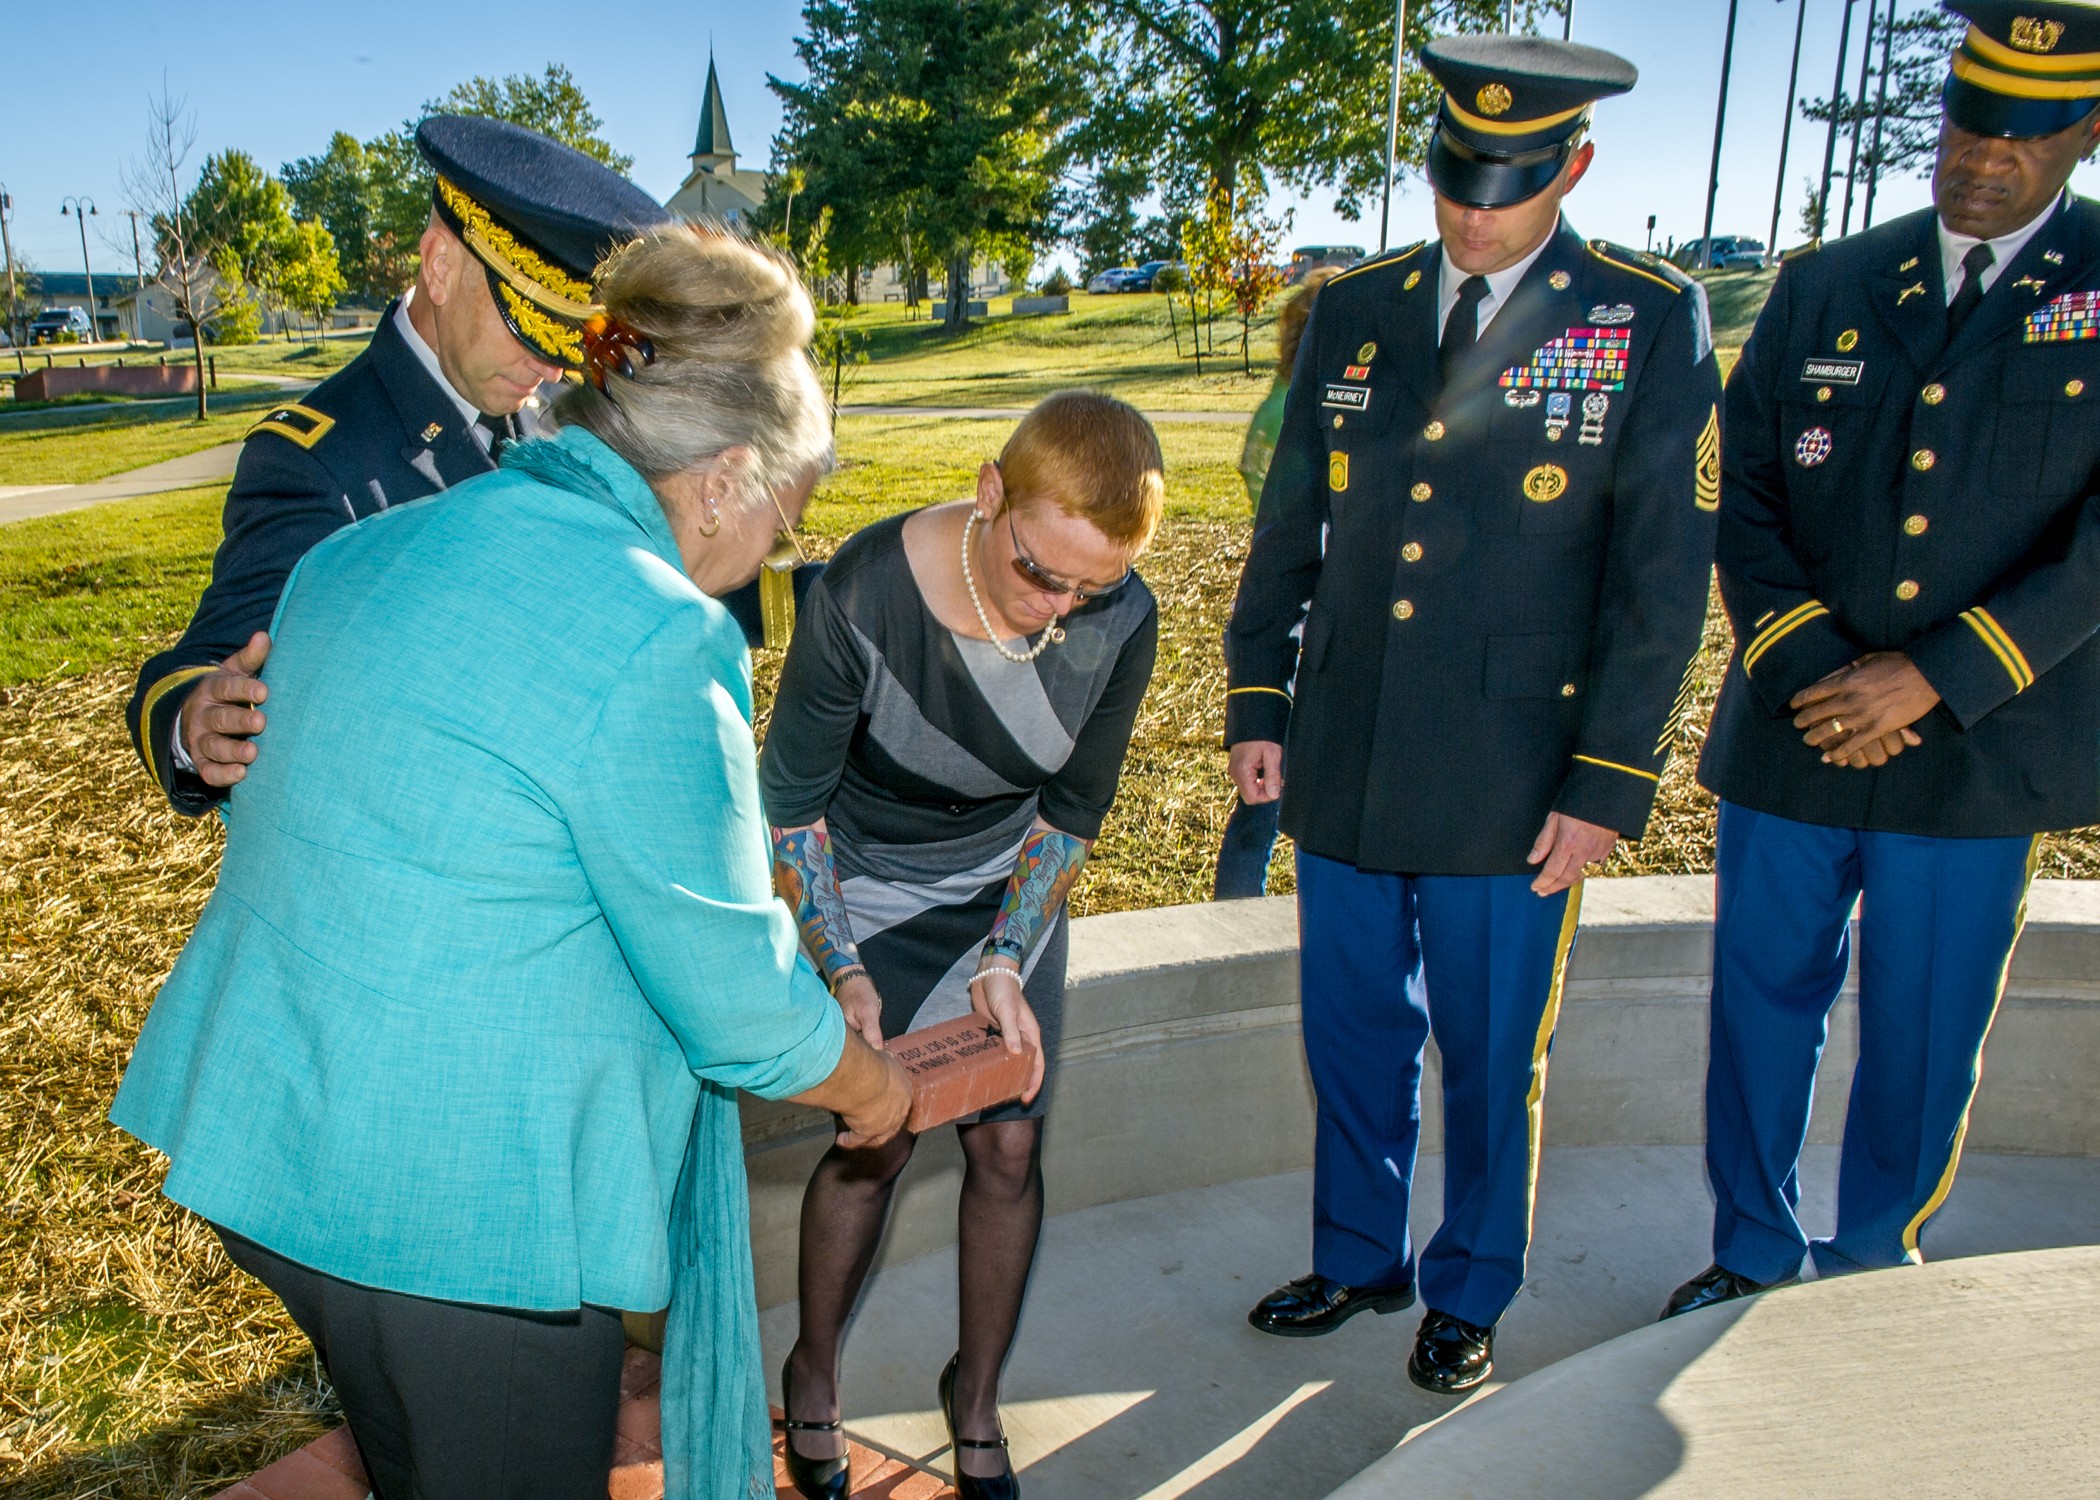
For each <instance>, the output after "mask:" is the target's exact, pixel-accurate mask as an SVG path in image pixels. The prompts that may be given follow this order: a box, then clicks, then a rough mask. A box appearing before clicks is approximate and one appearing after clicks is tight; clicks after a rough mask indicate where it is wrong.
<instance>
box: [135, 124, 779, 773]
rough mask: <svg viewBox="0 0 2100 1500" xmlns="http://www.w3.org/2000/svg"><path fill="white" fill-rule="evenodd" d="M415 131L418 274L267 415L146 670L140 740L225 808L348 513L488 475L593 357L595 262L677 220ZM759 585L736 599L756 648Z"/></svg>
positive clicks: (588, 183)
mask: <svg viewBox="0 0 2100 1500" xmlns="http://www.w3.org/2000/svg"><path fill="white" fill-rule="evenodd" d="M416 144H417V147H418V148H419V149H420V150H421V151H422V153H423V155H424V158H425V159H426V160H427V161H428V162H429V163H430V165H431V167H432V169H433V171H434V172H435V173H436V176H437V181H436V188H435V192H434V202H433V205H432V214H431V221H430V226H429V228H428V229H427V230H425V232H424V235H423V239H422V242H421V246H420V249H421V253H422V262H421V266H420V268H419V270H418V273H417V285H416V288H415V289H414V290H413V291H412V292H410V293H409V294H408V295H407V296H405V297H403V298H401V299H400V300H398V301H396V302H394V303H393V304H391V305H390V306H389V307H388V308H387V311H386V313H385V315H384V316H383V317H382V318H381V319H380V322H379V327H378V329H377V330H376V331H375V333H374V334H373V337H372V342H371V345H370V347H368V348H367V349H366V350H365V352H364V353H362V354H360V355H359V356H358V357H357V358H356V359H354V360H352V361H351V362H350V363H349V364H348V365H346V366H345V367H344V368H343V369H342V370H341V371H340V372H338V373H337V374H335V375H334V376H332V377H330V378H329V379H328V380H326V381H324V382H322V384H321V385H320V386H318V387H317V388H316V389H315V390H314V391H313V392H312V393H311V394H309V395H308V396H307V398H306V399H305V400H304V401H303V402H287V403H285V404H284V405H282V406H279V407H276V408H273V409H272V410H271V411H270V412H269V414H268V415H266V416H265V417H264V418H263V419H262V420H261V421H260V422H257V423H256V424H255V425H254V426H253V427H252V428H250V429H249V431H248V435H247V443H246V446H245V447H244V448H243V450H242V453H241V461H240V465H239V467H238V468H237V469H236V471H235V473H234V480H233V487H232V489H231V491H230V492H229V493H228V494H227V497H226V513H225V536H224V539H223V540H222V541H221V543H220V545H219V551H218V555H217V556H216V557H215V558H214V559H213V562H212V581H211V584H210V586H209V587H208V588H207V589H206V590H205V593H204V597H203V598H202V599H201V600H200V601H199V602H198V605H197V610H196V613H195V614H194V615H193V616H192V617H191V619H190V624H189V627H188V629H186V630H185V631H184V632H183V634H182V638H181V640H179V641H178V642H176V644H175V645H174V646H172V647H171V648H169V649H168V650H166V651H163V652H161V653H160V654H159V655H157V656H155V657H153V658H152V659H151V660H149V661H148V662H147V663H146V664H145V666H144V668H143V669H142V670H141V671H140V673H139V679H138V686H137V688H136V690H135V691H134V692H133V694H132V699H131V704H130V708H129V710H128V713H127V719H128V722H129V724H130V728H131V735H132V742H133V744H134V745H135V746H136V747H137V749H138V752H139V756H140V758H141V759H142V760H143V761H144V762H145V764H146V770H147V772H148V774H150V775H151V776H152V777H153V778H154V780H156V781H157V782H159V783H160V785H161V787H162V789H163V790H164V791H165V792H166V793H167V795H168V797H169V800H170V801H172V802H173V803H174V805H175V807H176V809H177V810H178V811H180V812H184V813H189V814H192V815H195V814H199V813H203V812H206V811H208V810H209V809H210V808H212V807H213V806H215V805H217V803H218V802H220V801H221V800H223V799H224V797H225V795H226V788H227V787H229V786H231V785H232V784H233V783H234V782H236V781H238V780H239V779H240V777H241V776H242V775H243V774H245V772H246V768H247V764H248V763H249V762H251V761H252V760H253V759H254V757H255V754H256V750H257V747H256V746H255V745H254V744H252V743H250V740H251V738H252V737H253V736H254V735H255V734H257V733H258V732H260V730H261V728H262V724H263V717H264V716H263V713H262V711H261V710H260V709H258V708H257V707H255V706H254V705H255V704H257V703H259V702H260V701H261V699H262V696H263V692H262V686H261V684H260V683H258V682H256V681H255V680H254V678H255V674H256V673H257V672H258V671H260V669H261V666H262V663H263V659H264V655H265V654H266V652H267V650H268V642H267V640H266V639H263V640H258V639H255V637H256V633H257V632H259V631H263V630H266V629H267V628H268V626H269V623H270V619H271V616H272V615H273V614H274V613H275V612H276V608H277V596H278V594H279V592H280V591H281V590H282V589H283V587H284V581H285V579H286V577H287V576H289V574H290V573H291V570H292V568H293V566H294V565H295V564H296V563H297V562H298V561H299V559H300V558H301V557H303V556H305V555H306V552H307V549H308V548H310V547H312V546H313V545H314V543H316V542H318V541H320V540H321V538H323V537H325V536H327V535H328V534H329V533H330V532H332V531H334V530H336V529H337V528H338V527H341V526H347V525H349V524H350V523H351V522H353V521H357V520H360V519H362V518H363V517H366V516H369V515H373V514H376V513H377V512H379V511H382V510H385V509H386V508H387V507H389V506H392V505H400V504H402V503H404V502H406V501H410V500H417V499H421V498H423V497H425V496H428V495H433V494H436V493H437V492H438V491H440V490H444V489H447V488H449V487H450V486H452V485H456V484H458V483H460V482H461V481H463V480H467V479H471V478H473V477H474V476H475V475H477V474H485V473H488V472H489V471H491V470H492V469H494V468H495V467H496V459H497V456H498V455H499V454H500V452H501V450H502V447H503V445H504V444H505V443H506V442H508V441H510V440H512V439H514V438H519V437H530V436H532V435H534V433H535V432H537V431H538V430H539V427H540V415H539V413H540V406H539V400H538V397H537V395H536V394H535V392H536V390H537V388H538V387H539V386H540V385H541V384H542V383H544V382H549V381H554V380H559V379H562V378H565V377H570V376H572V375H573V374H574V372H576V371H578V370H580V369H581V368H582V325H583V322H584V320H585V319H586V318H588V317H589V316H590V315H591V313H592V311H593V306H592V302H591V286H590V277H591V273H592V270H593V268H595V266H596V265H597V263H598V261H599V260H600V258H602V257H603V256H604V255H605V254H606V253H607V252H608V251H610V250H611V249H613V248H614V247H615V246H617V245H618V244H620V243H621V242H622V241H623V240H625V239H627V238H628V237H630V236H631V235H633V234H634V233H636V232H638V231H640V230H642V229H645V228H647V227H649V226H650V225H652V224H657V223H660V222H662V221H663V220H664V219H665V218H666V217H667V216H666V214H665V212H664V210H663V208H662V207H661V206H660V205H659V204H658V203H657V202H656V201H655V200H654V199H652V198H650V197H649V196H648V194H646V193H644V192H643V191H642V190H641V189H640V188H637V187H636V186H634V184H632V183H631V182H629V181H628V180H627V179H626V178H624V177H622V176H620V175H619V174H618V173H616V172H613V171H611V170H610V169H608V168H606V167H605V166H603V165H602V164H600V163H598V162H596V161H593V160H592V159H591V158H590V157H588V156H585V155H584V154H583V153H581V152H579V151H575V150H572V149H570V148H569V147H567V146H564V145H561V144H560V143H558V142H556V141H553V140H550V139H548V138H547V137H546V136H543V135H540V134H538V133H537V132H534V131H530V130H526V129H523V128H521V127H519V126H516V125H511V124H508V123H505V122H503V121H499V120H486V119H479V118H467V117H458V116H436V117H433V118H431V119H428V120H425V121H424V122H423V124H422V125H421V126H420V127H419V128H418V129H417V132H416ZM796 584H797V586H798V587H803V586H806V579H805V578H804V577H803V576H800V575H798V577H797V578H796ZM758 596H759V589H758V588H757V586H755V585H754V586H752V587H750V588H747V589H745V590H743V591H741V592H740V593H738V594H736V595H732V596H731V597H730V598H729V599H726V600H724V601H723V602H724V603H725V604H727V605H729V607H730V609H731V611H732V612H733V613H735V614H736V615H737V617H738V619H739V620H740V621H741V622H742V623H743V625H744V627H745V633H746V635H747V637H749V638H750V639H751V640H752V642H753V644H759V642H760V639H761V622H760V618H759V613H760V612H759V605H758ZM782 638H783V639H784V633H783V636H782ZM403 666H404V669H410V668H412V666H413V664H412V663H404V664H403Z"/></svg>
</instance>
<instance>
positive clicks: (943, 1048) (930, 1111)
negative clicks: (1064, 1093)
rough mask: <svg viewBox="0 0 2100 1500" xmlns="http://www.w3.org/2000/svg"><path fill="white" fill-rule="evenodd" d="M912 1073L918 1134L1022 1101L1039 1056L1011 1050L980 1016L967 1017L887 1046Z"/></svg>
mask: <svg viewBox="0 0 2100 1500" xmlns="http://www.w3.org/2000/svg"><path fill="white" fill-rule="evenodd" d="M888 1047H889V1050H890V1053H891V1055H893V1056H894V1057H895V1058H896V1059H897V1061H899V1062H901V1063H903V1064H904V1071H905V1072H907V1073H909V1074H910V1075H911V1118H910V1120H909V1121H907V1122H906V1124H907V1128H909V1129H910V1130H911V1131H912V1132H914V1133H915V1134H916V1133H919V1132H922V1131H927V1130H931V1129H933V1128H934V1127H935V1126H937V1125H946V1124H949V1123H950V1122H951V1121H955V1120H960V1119H962V1118H963V1117H965V1116H966V1115H974V1114H976V1113H977V1111H979V1110H980V1109H989V1108H990V1107H991V1106H993V1105H995V1104H1005V1103H1007V1102H1008V1101H1010V1100H1014V1099H1018V1098H1020V1097H1021V1091H1022V1090H1023V1089H1025V1088H1027V1087H1028V1080H1029V1079H1030V1078H1031V1077H1032V1076H1033V1075H1034V1073H1035V1053H1034V1052H1033V1051H1030V1050H1027V1049H1023V1050H1022V1051H1020V1052H1009V1051H1007V1050H1006V1043H1005V1042H1004V1041H1002V1040H1000V1039H999V1038H998V1037H995V1036H993V1035H992V1034H991V1032H990V1030H989V1029H988V1028H987V1026H986V1025H985V1022H984V1020H983V1019H982V1018H981V1017H978V1016H975V1015H968V1016H962V1017H959V1018H958V1019H956V1020H953V1021H942V1022H940V1023H939V1024H938V1025H934V1026H928V1027H926V1028H924V1029H923V1030H920V1031H907V1032H906V1033H905V1034H904V1035H902V1036H900V1037H895V1038H892V1039H891V1041H890V1042H889V1043H888Z"/></svg>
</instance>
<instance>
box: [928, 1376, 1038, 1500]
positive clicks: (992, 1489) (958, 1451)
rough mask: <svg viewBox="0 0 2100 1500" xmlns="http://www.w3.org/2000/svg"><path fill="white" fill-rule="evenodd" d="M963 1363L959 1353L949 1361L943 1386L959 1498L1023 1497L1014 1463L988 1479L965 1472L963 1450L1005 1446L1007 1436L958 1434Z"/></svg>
mask: <svg viewBox="0 0 2100 1500" xmlns="http://www.w3.org/2000/svg"><path fill="white" fill-rule="evenodd" d="M961 1363H962V1356H961V1355H960V1354H958V1355H956V1356H955V1358H953V1359H951V1360H949V1361H948V1368H947V1369H945V1370H943V1371H941V1386H940V1391H941V1416H942V1417H943V1418H944V1419H945V1420H946V1421H947V1423H948V1446H949V1447H951V1448H953V1449H954V1450H955V1496H956V1500H1021V1481H1020V1480H1018V1479H1016V1478H1015V1477H1014V1468H1013V1464H1012V1463H1011V1462H1009V1463H1008V1464H1007V1466H1006V1472H1005V1473H1004V1474H994V1475H992V1476H991V1477H990V1478H989V1479H984V1478H979V1477H978V1476H977V1475H975V1474H965V1473H964V1472H963V1466H962V1451H963V1449H965V1448H973V1449H979V1450H982V1449H986V1448H1004V1447H1005V1446H1006V1439H1005V1438H1003V1437H999V1438H966V1437H957V1436H956V1435H955V1369H956V1366H958V1365H960V1364H961Z"/></svg>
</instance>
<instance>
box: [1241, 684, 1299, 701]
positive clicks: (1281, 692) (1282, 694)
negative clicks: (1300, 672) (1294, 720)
mask: <svg viewBox="0 0 2100 1500" xmlns="http://www.w3.org/2000/svg"><path fill="white" fill-rule="evenodd" d="M1241 693H1274V694H1275V695H1276V696H1277V697H1279V698H1281V699H1282V700H1283V701H1284V702H1286V703H1294V702H1296V701H1297V700H1296V699H1294V698H1292V697H1291V695H1290V694H1289V693H1286V692H1285V691H1284V690H1283V689H1282V688H1272V687H1245V688H1232V689H1230V690H1228V691H1227V692H1226V694H1225V696H1226V697H1228V698H1234V697H1237V696H1239V695H1240V694H1241Z"/></svg>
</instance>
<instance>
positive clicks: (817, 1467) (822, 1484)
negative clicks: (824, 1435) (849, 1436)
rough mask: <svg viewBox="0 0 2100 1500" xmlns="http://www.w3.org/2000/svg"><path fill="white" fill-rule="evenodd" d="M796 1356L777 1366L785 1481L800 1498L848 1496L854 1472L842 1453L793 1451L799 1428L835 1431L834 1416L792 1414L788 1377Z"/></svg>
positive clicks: (820, 1499) (840, 1498) (814, 1499)
mask: <svg viewBox="0 0 2100 1500" xmlns="http://www.w3.org/2000/svg"><path fill="white" fill-rule="evenodd" d="M794 1369H795V1357H794V1356H793V1355H792V1354H791V1355H789V1356H788V1360H787V1363H786V1364H784V1365H782V1366H781V1367H780V1417H781V1422H780V1427H781V1430H782V1431H783V1432H785V1433H786V1434H787V1438H786V1441H784V1442H783V1443H782V1444H781V1445H780V1446H781V1447H782V1448H783V1449H784V1450H786V1453H787V1471H788V1482H789V1483H791V1484H792V1485H794V1487H795V1493H796V1494H798V1495H801V1496H802V1497H803V1500H848V1497H849V1496H850V1495H852V1493H853V1476H852V1474H851V1473H850V1472H849V1471H848V1467H849V1461H848V1459H847V1457H846V1455H845V1454H843V1453H841V1454H840V1455H839V1456H838V1457H837V1458H810V1457H807V1456H806V1455H804V1454H801V1453H797V1452H796V1451H795V1434H796V1433H798V1432H837V1431H838V1430H839V1424H838V1421H837V1419H835V1418H834V1419H833V1420H832V1421H829V1422H798V1421H796V1420H795V1418H794V1410H795V1397H794V1393H793V1390H792V1386H791V1381H790V1377H791V1376H792V1375H793V1374H794Z"/></svg>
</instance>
